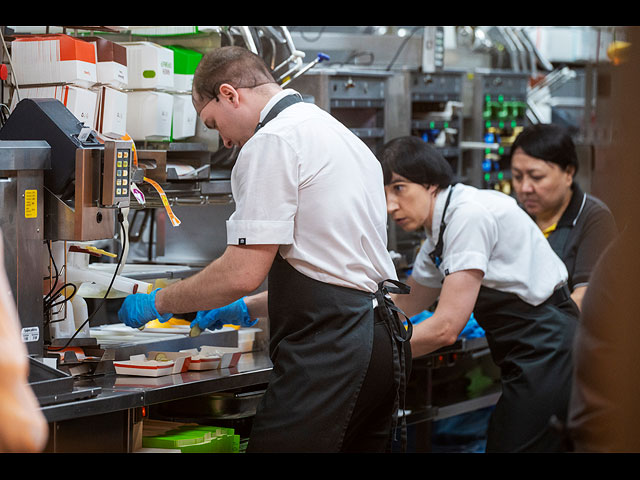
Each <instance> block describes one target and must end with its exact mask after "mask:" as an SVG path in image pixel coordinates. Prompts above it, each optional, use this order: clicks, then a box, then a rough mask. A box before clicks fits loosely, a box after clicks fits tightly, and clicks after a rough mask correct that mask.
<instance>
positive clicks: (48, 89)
mask: <svg viewBox="0 0 640 480" xmlns="http://www.w3.org/2000/svg"><path fill="white" fill-rule="evenodd" d="M20 98H21V99H23V98H55V99H57V100H60V102H62V104H63V105H64V106H65V107H67V109H68V110H69V111H70V112H71V113H73V115H74V116H75V117H76V118H77V119H78V120H79V121H80V122H82V123H84V124H85V125H86V126H87V127H90V128H92V129H94V130H95V124H96V116H97V102H98V94H97V93H96V92H95V91H92V90H87V89H86V88H82V87H77V86H75V85H49V86H43V87H29V88H21V89H20ZM16 100H17V99H16V96H15V95H14V98H13V103H12V105H11V109H12V110H13V108H15V106H16Z"/></svg>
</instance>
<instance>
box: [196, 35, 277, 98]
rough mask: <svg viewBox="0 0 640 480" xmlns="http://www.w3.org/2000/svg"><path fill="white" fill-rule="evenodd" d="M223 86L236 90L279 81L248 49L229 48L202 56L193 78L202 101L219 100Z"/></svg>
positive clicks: (259, 58) (261, 60) (260, 59)
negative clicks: (224, 84) (226, 84)
mask: <svg viewBox="0 0 640 480" xmlns="http://www.w3.org/2000/svg"><path fill="white" fill-rule="evenodd" d="M223 83H228V84H230V85H232V86H233V87H234V88H252V87H257V86H259V85H264V84H267V83H275V80H274V78H273V75H272V74H271V71H270V70H269V68H268V67H267V65H266V63H265V62H264V60H263V59H262V58H261V57H259V56H258V55H256V54H255V53H253V52H251V51H250V50H247V49H246V48H244V47H234V46H229V47H221V48H217V49H215V50H212V51H210V52H208V53H207V54H206V55H204V57H202V60H200V63H199V64H198V68H197V69H196V72H195V74H194V78H193V87H192V90H193V94H194V95H197V96H198V97H199V98H198V100H199V101H208V100H212V99H214V98H216V99H217V98H218V94H219V93H220V86H221V85H222V84H223Z"/></svg>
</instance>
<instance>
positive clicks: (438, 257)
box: [429, 185, 454, 268]
mask: <svg viewBox="0 0 640 480" xmlns="http://www.w3.org/2000/svg"><path fill="white" fill-rule="evenodd" d="M453 187H454V186H453V185H452V186H451V189H450V190H449V194H448V195H447V201H446V202H445V204H444V209H443V210H442V219H441V220H440V232H438V243H436V247H435V248H434V249H433V251H432V252H431V253H430V254H429V258H431V261H432V262H433V263H434V264H435V266H436V268H439V267H440V264H441V263H442V250H443V248H444V243H443V237H444V229H445V228H446V226H447V224H446V223H445V222H444V216H445V214H446V213H447V208H448V207H449V202H450V201H451V194H452V193H453Z"/></svg>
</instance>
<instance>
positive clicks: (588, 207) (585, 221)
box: [511, 124, 617, 307]
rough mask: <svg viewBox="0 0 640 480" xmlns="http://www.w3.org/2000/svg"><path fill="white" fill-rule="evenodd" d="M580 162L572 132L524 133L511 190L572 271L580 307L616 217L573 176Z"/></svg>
mask: <svg viewBox="0 0 640 480" xmlns="http://www.w3.org/2000/svg"><path fill="white" fill-rule="evenodd" d="M577 171H578V157H577V154H576V149H575V146H574V143H573V140H572V139H571V136H570V135H569V133H568V132H567V131H566V130H565V129H564V128H562V127H559V126H557V125H553V124H540V125H532V126H530V127H527V128H525V129H524V130H523V131H522V132H521V133H520V135H518V137H517V138H516V140H515V142H514V143H513V145H512V146H511V174H512V184H513V189H514V190H515V193H516V195H517V198H518V201H519V202H520V204H521V205H522V207H523V208H524V209H525V210H526V211H527V213H529V215H531V217H532V218H533V219H534V221H535V222H536V224H537V225H538V227H539V228H540V230H542V232H543V233H544V235H545V237H547V239H548V240H549V243H550V244H551V247H552V248H553V250H554V251H555V252H556V254H557V255H558V256H559V257H560V258H561V259H562V261H563V262H564V263H565V265H566V267H567V270H568V272H569V282H568V283H569V290H570V291H571V298H573V300H574V301H575V302H576V304H577V305H578V307H580V306H581V303H582V297H583V295H584V292H585V291H586V289H587V285H588V282H589V277H590V275H591V271H592V270H593V268H594V266H595V264H596V262H597V260H598V258H599V256H600V254H601V253H602V252H603V251H604V250H605V248H606V247H607V245H608V244H609V243H610V242H611V241H612V240H613V239H614V238H615V236H616V235H617V229H616V225H615V221H614V218H613V215H612V214H611V212H610V211H609V209H608V208H607V206H606V205H605V204H604V203H603V202H602V201H600V200H598V199H597V198H595V197H593V196H591V195H587V194H586V193H584V192H583V191H582V190H581V188H580V186H579V185H578V183H577V182H576V181H575V179H574V177H575V174H576V172H577Z"/></svg>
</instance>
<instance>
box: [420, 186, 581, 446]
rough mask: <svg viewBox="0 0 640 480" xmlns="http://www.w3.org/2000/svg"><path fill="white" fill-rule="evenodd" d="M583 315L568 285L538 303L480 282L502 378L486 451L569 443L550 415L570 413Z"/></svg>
mask: <svg viewBox="0 0 640 480" xmlns="http://www.w3.org/2000/svg"><path fill="white" fill-rule="evenodd" d="M452 190H453V188H452ZM450 194H451V192H450ZM447 203H448V202H447ZM445 213H446V206H445V211H444V212H443V215H442V225H441V227H440V237H439V240H438V244H437V246H436V249H435V250H434V252H433V255H432V258H435V259H436V263H437V265H439V263H440V261H441V255H442V249H443V244H442V235H443V232H444V228H445V224H444V214H445ZM578 315H579V312H578V308H577V306H576V305H575V303H574V302H573V300H571V297H570V296H569V290H568V288H567V287H566V285H565V286H563V287H562V288H560V289H558V290H556V292H555V293H554V294H553V295H552V296H551V297H550V298H549V299H547V300H546V301H545V302H544V303H543V304H541V305H538V306H533V305H530V304H528V303H526V302H524V301H523V300H521V299H520V298H519V297H518V296H516V295H514V294H511V293H504V292H500V291H498V290H494V289H490V288H486V287H481V288H480V292H479V295H478V299H477V301H476V304H475V308H474V316H475V318H476V320H477V321H478V324H479V325H480V326H481V327H482V328H483V329H484V330H485V332H486V338H487V343H488V344H489V348H490V350H491V355H492V358H493V361H494V362H495V364H496V365H497V366H498V367H499V368H500V371H501V384H502V395H501V397H500V400H499V401H498V403H497V405H496V408H495V410H494V412H493V414H492V417H491V420H490V424H489V431H488V438H487V450H486V451H487V452H553V451H563V450H564V449H565V441H564V439H563V438H562V437H561V436H560V435H559V434H558V433H557V432H555V431H554V430H553V429H552V428H550V421H551V419H552V417H554V416H555V417H557V418H558V419H559V420H561V421H563V420H565V419H566V418H567V409H568V404H569V397H570V390H571V382H572V372H573V363H572V342H573V336H574V332H575V329H576V325H577V319H578Z"/></svg>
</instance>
